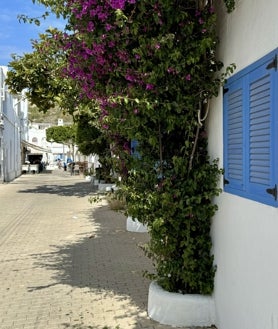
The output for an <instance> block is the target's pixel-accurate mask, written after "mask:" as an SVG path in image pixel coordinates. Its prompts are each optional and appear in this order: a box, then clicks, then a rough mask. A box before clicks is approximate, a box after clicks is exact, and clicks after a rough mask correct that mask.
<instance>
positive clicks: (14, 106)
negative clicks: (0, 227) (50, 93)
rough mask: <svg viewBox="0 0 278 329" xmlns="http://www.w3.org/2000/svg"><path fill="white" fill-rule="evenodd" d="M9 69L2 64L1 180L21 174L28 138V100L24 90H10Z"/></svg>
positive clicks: (0, 70) (0, 119)
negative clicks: (7, 81) (25, 144)
mask: <svg viewBox="0 0 278 329" xmlns="http://www.w3.org/2000/svg"><path fill="white" fill-rule="evenodd" d="M7 71H8V68H7V67H5V66H0V182H9V181H12V180H13V179H15V178H16V177H18V176H19V175H21V164H22V157H23V152H24V148H23V147H22V140H24V139H26V138H27V126H26V125H27V116H28V102H27V100H26V98H25V94H24V91H23V92H22V93H20V94H17V95H12V94H10V93H9V92H8V89H7V87H6V85H5V78H6V75H7Z"/></svg>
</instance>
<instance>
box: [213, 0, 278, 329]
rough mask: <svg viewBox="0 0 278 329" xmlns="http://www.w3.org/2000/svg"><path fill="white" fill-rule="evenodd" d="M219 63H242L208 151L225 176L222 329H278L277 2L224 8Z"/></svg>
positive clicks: (217, 242) (220, 224)
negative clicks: (220, 61) (217, 161)
mask: <svg viewBox="0 0 278 329" xmlns="http://www.w3.org/2000/svg"><path fill="white" fill-rule="evenodd" d="M217 10H219V15H218V17H219V22H218V31H219V37H220V46H219V50H218V54H219V59H220V60H222V61H223V62H224V63H225V65H228V64H230V63H235V64H236V67H237V68H236V70H235V72H234V73H233V75H232V76H231V78H229V79H228V81H227V84H226V85H225V87H224V88H223V91H221V93H220V95H219V97H218V98H217V99H215V100H214V101H213V103H212V104H211V112H210V117H209V123H208V135H209V152H210V154H211V156H212V158H219V159H220V166H221V167H223V168H224V170H225V174H224V177H223V181H222V186H223V190H224V191H223V193H222V194H221V195H220V197H218V198H217V203H218V205H219V210H218V212H217V214H216V216H215V218H214V221H213V226H212V235H213V245H214V250H213V252H214V255H215V264H216V265H217V272H216V278H215V292H214V300H215V306H216V326H217V328H218V329H277V328H278V252H277V250H278V209H277V207H278V200H277V185H278V64H277V58H278V19H277V13H278V1H277V0H267V1H263V0H256V1H254V0H244V1H243V0H238V1H236V9H235V10H234V11H233V12H232V13H231V14H227V13H226V10H225V8H224V5H223V6H222V8H218V9H217Z"/></svg>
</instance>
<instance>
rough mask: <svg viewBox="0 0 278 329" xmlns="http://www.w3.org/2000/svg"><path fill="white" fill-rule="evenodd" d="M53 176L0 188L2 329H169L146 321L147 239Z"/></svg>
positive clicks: (78, 182)
mask: <svg viewBox="0 0 278 329" xmlns="http://www.w3.org/2000/svg"><path fill="white" fill-rule="evenodd" d="M91 192H92V185H91V184H90V183H89V182H87V181H85V180H84V179H83V177H82V176H70V174H69V173H67V172H63V171H60V170H55V171H54V172H53V173H52V174H36V175H23V176H21V177H19V178H18V179H16V180H15V181H14V182H11V183H9V184H0V282H1V285H0V298H1V302H0V328H1V329H62V328H63V329H65V328H70V329H103V328H104V327H106V328H109V329H110V328H111V329H115V328H117V326H118V328H120V329H128V328H129V329H137V328H138V329H139V328H146V329H158V328H159V329H166V328H171V327H170V326H165V325H160V324H158V323H156V322H154V321H152V320H151V319H149V318H148V316H147V313H146V309H147V295H148V287H149V283H150V282H149V280H148V279H146V278H144V277H143V276H142V271H144V270H152V265H151V262H150V261H149V260H148V259H147V258H146V257H145V255H144V253H143V251H142V250H141V249H140V248H139V245H140V244H144V243H145V242H146V241H147V239H148V235H147V233H130V232H126V230H125V225H126V218H125V217H124V216H123V215H121V214H119V213H117V212H114V211H112V210H110V209H109V207H108V206H107V204H106V203H105V202H104V201H103V202H102V203H100V204H94V205H92V204H90V203H89V202H88V196H89V194H90V193H91Z"/></svg>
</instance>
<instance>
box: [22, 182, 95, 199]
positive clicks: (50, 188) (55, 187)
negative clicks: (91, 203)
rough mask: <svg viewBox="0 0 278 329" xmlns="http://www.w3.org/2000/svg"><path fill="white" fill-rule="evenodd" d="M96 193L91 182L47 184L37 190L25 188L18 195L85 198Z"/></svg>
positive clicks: (36, 188)
mask: <svg viewBox="0 0 278 329" xmlns="http://www.w3.org/2000/svg"><path fill="white" fill-rule="evenodd" d="M92 192H96V189H95V187H94V186H93V185H92V184H90V183H89V182H77V183H74V184H70V185H60V184H47V183H45V184H44V185H39V186H36V187H35V188H29V189H28V188H26V186H25V188H24V189H22V190H20V191H19V192H18V193H30V194H32V193H45V194H57V195H60V196H76V197H80V198H82V197H85V196H88V194H90V193H92Z"/></svg>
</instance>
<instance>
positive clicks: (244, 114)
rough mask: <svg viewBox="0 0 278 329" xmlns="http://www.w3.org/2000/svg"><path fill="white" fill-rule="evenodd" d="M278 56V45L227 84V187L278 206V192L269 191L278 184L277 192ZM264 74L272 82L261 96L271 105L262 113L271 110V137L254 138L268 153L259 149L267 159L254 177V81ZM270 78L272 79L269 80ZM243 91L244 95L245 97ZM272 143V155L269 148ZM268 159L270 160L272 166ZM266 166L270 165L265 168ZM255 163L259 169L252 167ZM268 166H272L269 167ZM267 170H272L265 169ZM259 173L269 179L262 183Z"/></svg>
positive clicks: (231, 78)
mask: <svg viewBox="0 0 278 329" xmlns="http://www.w3.org/2000/svg"><path fill="white" fill-rule="evenodd" d="M277 58H278V48H277V49H275V50H273V51H271V52H270V53H268V54H267V55H265V56H264V57H262V58H261V59H259V60H258V61H256V62H254V63H252V64H251V65H249V66H247V67H246V68H244V69H243V70H241V71H239V72H238V73H236V74H234V75H233V76H232V77H230V78H229V79H228V80H227V83H226V84H225V86H224V88H223V111H224V115H223V128H224V141H223V145H224V150H223V154H224V191H225V192H227V193H231V194H235V195H238V196H240V197H244V198H247V199H251V200H254V201H257V202H260V203H263V204H267V205H271V206H274V207H278V201H277V194H276V197H275V196H274V195H271V194H270V193H269V192H271V191H272V190H271V189H273V188H275V187H276V190H273V191H275V192H276V193H277V185H278V181H277V178H278V71H277ZM263 78H265V79H266V80H265V82H266V83H265V86H266V87H265V88H267V86H268V85H267V83H269V88H268V89H265V90H266V91H268V90H269V94H267V93H266V96H265V97H264V98H262V97H261V99H263V100H264V101H265V103H269V106H268V107H266V105H263V106H265V107H266V108H265V109H260V110H259V113H260V114H262V115H264V116H266V117H267V116H268V114H267V113H268V112H269V121H266V124H265V127H263V128H262V131H263V132H265V135H266V136H267V137H265V138H266V141H263V138H264V137H261V136H259V137H258V139H260V140H259V141H258V142H256V141H255V142H254V141H253V142H252V147H253V146H254V149H255V151H256V149H259V147H257V146H258V145H259V143H261V144H260V145H259V146H260V147H261V150H259V151H257V152H262V153H266V154H267V155H264V156H261V154H260V153H259V155H258V157H259V156H261V157H262V160H265V162H263V161H262V160H261V163H263V164H262V165H258V168H259V169H260V170H261V171H257V172H256V175H257V177H256V178H253V177H252V176H251V174H250V173H253V172H254V171H255V170H257V168H256V165H255V166H254V163H256V160H257V159H256V158H255V160H254V155H253V154H251V153H250V141H251V137H250V135H251V134H252V129H253V128H250V126H252V125H251V121H252V120H253V117H252V118H251V114H252V115H253V116H254V113H255V110H256V108H255V110H254V108H252V107H250V104H251V93H252V88H253V87H252V85H254V84H255V83H257V81H259V80H261V81H263ZM267 79H269V81H268V80H267ZM261 86H263V82H261V85H259V88H260V87H261ZM262 88H263V87H262ZM263 92H264V90H263ZM263 92H261V94H262V95H263ZM236 93H238V94H239V96H238V100H237V99H236V97H237V94H236ZM240 93H241V96H242V97H241V98H240ZM255 97H259V96H255ZM258 99H259V98H258ZM250 109H251V112H250ZM252 111H253V112H252ZM267 111H268V112H267ZM236 116H237V117H236ZM240 120H241V121H240ZM261 120H263V119H261ZM265 120H267V119H265ZM241 129H242V130H241ZM268 130H269V131H268ZM255 133H256V132H255ZM258 134H259V133H258ZM255 137H256V136H255ZM240 143H241V144H240ZM264 146H265V149H264ZM268 146H269V155H268V151H267V147H268ZM252 150H253V149H252ZM241 152H242V154H241ZM253 152H254V151H253ZM241 156H242V158H241ZM252 157H253V158H252ZM255 157H256V154H255ZM266 160H269V166H268V164H267V161H266ZM252 161H253V162H252ZM257 162H260V161H257ZM260 166H261V167H260ZM264 166H265V168H266V169H263V167H264ZM254 167H255V169H252V168H254ZM268 167H269V169H267V168H268ZM233 170H234V171H233ZM240 170H242V177H241V175H240ZM252 170H253V171H252ZM263 170H266V171H267V170H268V171H267V172H266V173H263ZM258 174H259V175H261V177H263V176H264V175H265V176H266V177H265V180H263V179H262V183H261V182H255V183H254V182H252V179H253V180H256V179H257V180H258V181H259V180H260V178H261V177H259V176H258ZM267 190H268V192H267Z"/></svg>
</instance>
